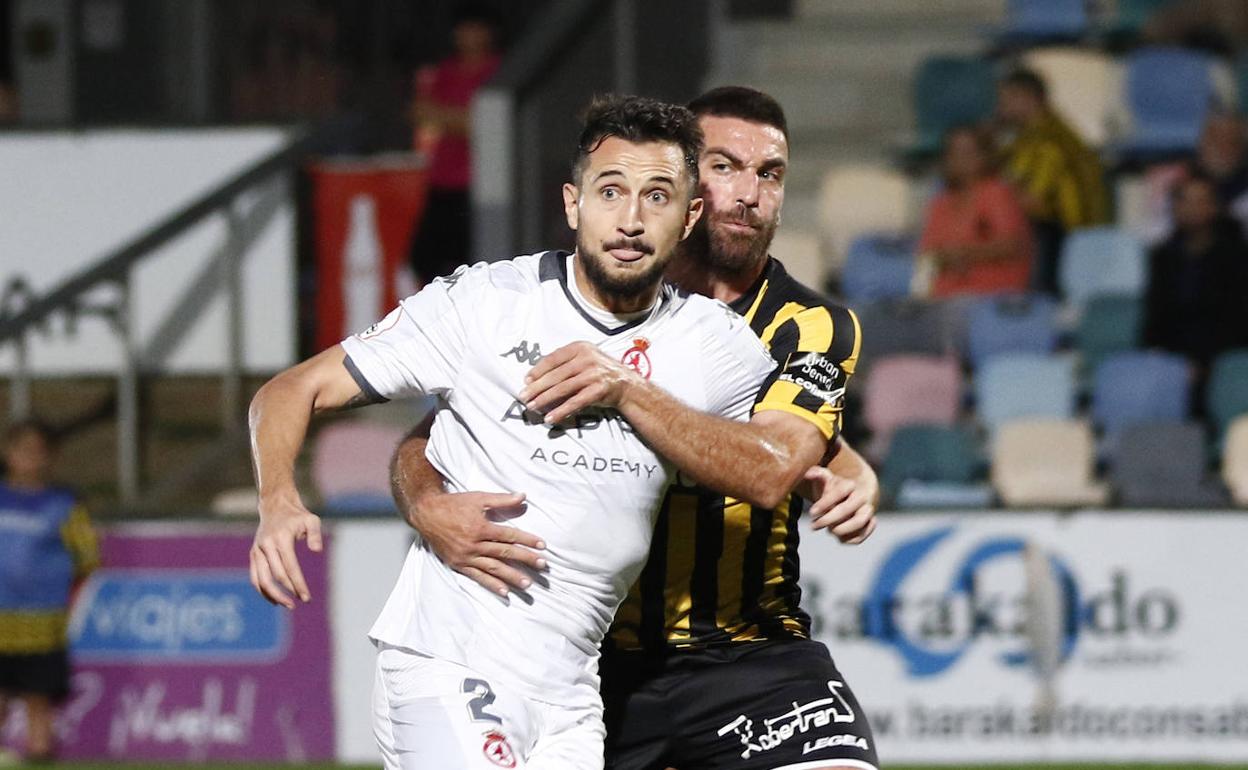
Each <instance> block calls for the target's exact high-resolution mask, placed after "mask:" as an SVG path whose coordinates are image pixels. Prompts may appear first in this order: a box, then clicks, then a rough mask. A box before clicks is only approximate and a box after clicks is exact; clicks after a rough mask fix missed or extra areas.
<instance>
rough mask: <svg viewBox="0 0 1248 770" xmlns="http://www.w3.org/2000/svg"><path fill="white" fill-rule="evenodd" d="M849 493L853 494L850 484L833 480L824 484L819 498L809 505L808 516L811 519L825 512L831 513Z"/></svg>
mask: <svg viewBox="0 0 1248 770" xmlns="http://www.w3.org/2000/svg"><path fill="white" fill-rule="evenodd" d="M851 494H853V485H852V484H845V483H844V482H833V483H831V484H828V485H826V486H824V488H823V490H822V491H821V492H820V494H819V499H818V500H816V501H815V502H813V503H811V505H810V517H811V518H812V519H817V518H820V517H822V516H824V515H825V514H828V513H831V512H832V511H833V510H834V509H835V508H836V507H837V506H839V505H841V504H842V503H843V502H844V501H845V499H846V498H848V497H849V496H850V495H851Z"/></svg>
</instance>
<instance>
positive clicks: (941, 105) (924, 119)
mask: <svg viewBox="0 0 1248 770" xmlns="http://www.w3.org/2000/svg"><path fill="white" fill-rule="evenodd" d="M996 101H997V78H996V74H995V73H994V72H993V69H992V65H991V64H990V63H989V62H987V61H984V60H983V59H978V58H962V57H955V56H933V57H931V58H928V59H926V60H924V61H923V63H922V64H920V65H919V71H918V74H916V75H915V78H914V115H915V120H916V122H917V125H916V128H917V130H918V139H917V142H916V145H915V147H913V148H912V151H913V152H914V153H916V154H919V155H931V154H933V153H935V152H937V151H939V149H940V145H941V142H942V141H943V140H944V136H945V133H946V132H948V131H949V129H950V128H953V127H954V126H957V125H960V124H963V123H977V122H979V121H981V120H985V119H987V118H988V117H990V116H991V115H992V110H993V108H994V107H995V105H996Z"/></svg>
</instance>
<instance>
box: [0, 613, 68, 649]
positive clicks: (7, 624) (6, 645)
mask: <svg viewBox="0 0 1248 770" xmlns="http://www.w3.org/2000/svg"><path fill="white" fill-rule="evenodd" d="M65 625H66V614H65V612H64V610H45V611H31V612H0V655H42V654H43V653H47V652H56V651H57V650H63V649H65V645H66V641H65Z"/></svg>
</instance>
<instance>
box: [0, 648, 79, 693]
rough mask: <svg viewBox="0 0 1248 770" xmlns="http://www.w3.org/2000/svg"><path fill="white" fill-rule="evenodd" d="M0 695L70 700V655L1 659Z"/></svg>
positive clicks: (49, 654)
mask: <svg viewBox="0 0 1248 770" xmlns="http://www.w3.org/2000/svg"><path fill="white" fill-rule="evenodd" d="M0 693H3V694H4V695H46V696H47V697H49V698H51V699H52V700H53V701H54V702H60V701H63V700H65V698H66V697H68V696H69V655H68V654H67V653H66V652H65V650H57V651H56V652H47V653H41V654H39V655H0Z"/></svg>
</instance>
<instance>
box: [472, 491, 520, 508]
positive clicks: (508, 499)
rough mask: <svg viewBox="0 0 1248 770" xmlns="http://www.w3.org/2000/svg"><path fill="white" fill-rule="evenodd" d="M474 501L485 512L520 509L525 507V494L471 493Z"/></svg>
mask: <svg viewBox="0 0 1248 770" xmlns="http://www.w3.org/2000/svg"><path fill="white" fill-rule="evenodd" d="M469 494H471V495H472V501H473V502H474V503H477V504H478V505H480V506H481V508H482V509H485V510H502V509H506V508H519V507H520V506H522V505H524V493H523V492H470V493H469Z"/></svg>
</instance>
